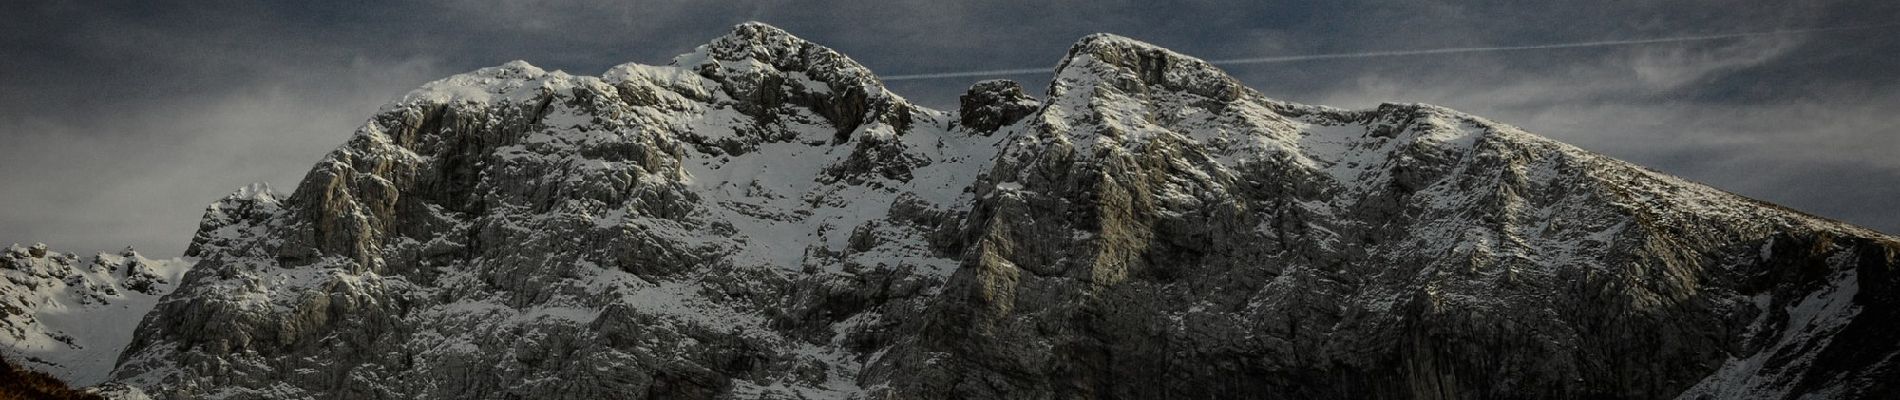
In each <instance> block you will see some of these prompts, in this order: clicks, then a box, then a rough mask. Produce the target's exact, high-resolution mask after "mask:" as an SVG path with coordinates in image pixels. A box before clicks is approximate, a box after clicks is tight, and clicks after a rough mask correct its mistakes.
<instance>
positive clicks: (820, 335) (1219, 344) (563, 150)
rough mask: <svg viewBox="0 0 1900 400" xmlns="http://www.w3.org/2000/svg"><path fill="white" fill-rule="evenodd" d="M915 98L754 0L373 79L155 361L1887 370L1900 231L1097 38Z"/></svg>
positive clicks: (935, 372) (1823, 374)
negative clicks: (1272, 84) (348, 122)
mask: <svg viewBox="0 0 1900 400" xmlns="http://www.w3.org/2000/svg"><path fill="white" fill-rule="evenodd" d="M961 100H962V107H961V110H960V111H959V113H956V114H951V113H944V112H939V111H935V110H930V109H927V108H923V107H919V106H916V105H913V104H910V103H909V102H907V101H906V100H904V99H903V98H902V97H899V96H897V95H895V94H893V93H891V92H889V91H887V90H885V89H884V87H883V86H882V84H881V83H880V82H879V81H878V80H877V78H876V77H875V76H873V75H872V74H871V73H870V71H869V70H867V69H865V68H864V67H863V66H862V65H859V64H858V63H856V62H854V61H852V60H851V59H849V58H847V57H845V56H843V55H841V54H839V53H837V52H835V51H832V50H830V49H827V48H824V47H822V46H818V45H815V44H812V43H810V42H807V41H804V40H802V39H799V38H797V37H794V36H792V35H790V34H787V33H785V32H783V31H780V30H778V29H776V28H772V27H769V26H765V25H763V24H756V23H750V24H745V25H740V26H738V27H736V28H734V30H733V32H732V33H731V34H729V35H727V36H725V37H721V38H719V39H716V40H715V41H713V42H712V43H709V44H707V45H705V46H701V47H699V48H698V49H697V50H696V51H695V52H694V53H692V54H687V55H683V56H680V57H678V58H676V59H674V61H673V63H672V64H671V65H669V66H657V67H656V66H645V65H637V64H627V65H622V66H618V67H614V68H613V69H610V70H609V71H608V72H607V73H605V74H603V75H602V76H601V77H598V78H596V77H585V76H572V75H568V74H566V73H562V72H559V71H555V72H549V71H544V70H542V69H539V68H535V67H533V66H531V65H528V64H527V63H523V62H513V63H509V64H506V65H503V66H500V67H494V68H486V69H482V70H478V71H475V72H471V73H467V74H462V75H457V76H454V77H450V78H447V79H444V80H441V81H437V82H434V83H430V84H428V85H426V86H424V87H423V88H422V89H419V90H417V91H415V92H412V93H410V94H409V95H408V96H406V97H404V98H403V99H402V100H400V101H397V102H395V103H392V104H391V105H389V106H387V107H385V108H384V109H383V110H382V111H381V112H380V113H379V114H378V115H376V116H375V117H374V118H372V119H371V120H370V121H369V122H368V123H366V124H365V125H364V126H363V127H362V128H361V129H359V130H358V131H357V132H356V134H355V136H354V137H352V138H351V139H350V141H349V142H348V143H347V144H345V145H344V146H342V147H341V148H339V149H337V150H336V151H335V152H332V153H331V154H330V155H329V156H327V157H326V158H325V159H324V160H323V161H322V162H320V163H318V165H317V166H316V167H315V168H314V169H313V170H312V171H311V172H310V173H309V174H308V175H307V176H306V177H305V179H304V181H303V182H302V183H301V184H300V185H299V186H298V188H297V189H296V191H295V192H294V193H293V194H292V195H290V196H289V197H288V198H283V199H279V198H277V197H276V196H273V195H270V194H268V193H267V192H265V193H259V192H258V191H246V192H240V193H238V194H237V195H234V196H231V197H229V198H227V199H225V200H224V201H222V202H220V203H219V204H218V205H214V206H213V207H212V208H211V209H210V210H209V211H208V212H207V213H206V217H205V220H204V223H203V224H202V226H201V227H200V230H199V232H198V234H197V236H196V237H195V238H194V240H193V243H192V244H191V250H190V256H192V257H196V258H197V260H198V261H197V264H196V266H195V267H194V268H193V269H192V271H191V272H190V273H189V274H187V275H186V276H185V277H184V280H183V283H182V285H181V287H180V288H179V289H178V290H177V291H176V292H174V293H172V294H170V295H169V296H168V297H166V299H165V301H164V302H162V303H160V304H158V305H157V307H156V308H155V309H154V310H153V311H152V313H151V314H150V315H149V316H147V317H146V318H145V320H144V321H143V323H141V324H140V326H139V328H138V330H137V339H136V340H134V341H133V342H132V343H131V345H130V347H129V348H128V349H127V350H126V352H125V354H124V355H123V356H122V357H121V361H120V363H119V365H118V368H117V369H116V370H115V371H114V372H113V374H112V377H113V382H114V383H115V384H120V385H125V386H126V387H132V388H141V389H144V391H145V392H146V393H149V394H151V395H152V396H154V397H157V398H206V397H217V398H235V399H249V398H255V399H266V398H269V399H275V398H318V399H417V398H493V399H500V398H547V399H568V398H572V399H587V398H655V399H662V398H663V399H693V398H786V399H792V398H860V399H964V398H971V399H985V398H994V399H1058V398H1060V399H1069V398H1172V397H1180V398H1278V397H1292V398H1433V399H1438V398H1446V399H1451V398H1672V397H1678V396H1680V397H1683V398H1703V397H1709V398H1732V397H1751V398H1784V397H1799V396H1802V395H1818V397H1823V398H1878V397H1882V396H1888V395H1892V394H1893V393H1894V392H1895V391H1896V390H1900V389H1897V388H1896V387H1895V385H1896V384H1895V383H1894V382H1900V380H1896V378H1900V369H1897V368H1900V366H1896V365H1895V364H1894V361H1893V360H1894V357H1895V354H1900V341H1895V340H1893V339H1892V338H1891V336H1890V333H1891V332H1893V331H1894V330H1893V329H1894V328H1896V326H1894V325H1896V323H1900V315H1894V313H1895V311H1893V310H1900V308H1896V307H1897V306H1900V304H1897V303H1900V297H1897V296H1900V291H1896V288H1895V285H1900V278H1897V277H1896V276H1897V275H1896V271H1895V268H1896V265H1900V260H1896V253H1897V252H1900V242H1896V241H1895V239H1893V238H1892V237H1889V236H1885V235H1882V234H1879V233H1876V232H1872V231H1868V230H1865V229H1862V228H1857V227H1853V226H1849V225H1845V224H1841V223H1837V222H1833V221H1828V220H1825V219H1821V218H1816V217H1812V216H1807V215H1804V214H1800V213H1798V212H1794V211H1790V210H1786V209H1783V208H1780V207H1776V206H1773V205H1770V204H1766V203H1761V202H1758V201H1754V200H1750V199H1746V198H1742V197H1739V196H1735V195H1732V194H1728V193H1725V192H1721V191H1718V190H1715V189H1711V188H1708V187H1705V186H1701V185H1697V184H1694V183H1690V182H1685V181H1682V180H1679V179H1676V178H1672V177H1669V176H1665V175H1662V174H1659V173H1656V172H1653V171H1650V170H1647V169H1643V168H1641V167H1637V166H1634V165H1630V164H1627V163H1623V162H1621V161H1617V160H1613V159H1609V158H1607V157H1603V156H1600V155H1595V154H1591V153H1588V152H1585V151H1583V150H1579V149H1577V148H1574V147H1571V146H1568V145H1564V144H1561V143H1557V142H1554V141H1551V140H1548V139H1544V138H1541V137H1538V136H1535V135H1532V134H1529V133H1526V132H1523V131H1521V130H1519V129H1517V128H1514V127H1511V126H1508V125H1503V124H1499V123H1495V122H1491V121H1489V120H1485V119H1482V118H1478V117H1473V116H1469V115H1465V114H1461V113H1458V112H1455V111H1451V110H1447V109H1443V108H1439V107H1434V106H1428V105H1415V104H1388V105H1384V106H1381V107H1378V108H1376V109H1372V110H1363V111H1349V110H1340V109H1333V108H1326V107H1317V106H1306V105H1298V104H1291V103H1285V102H1279V101H1275V100H1271V99H1268V98H1266V97H1264V96H1262V95H1260V94H1259V93H1257V92H1255V91H1254V90H1252V89H1249V88H1246V87H1245V86H1243V85H1241V84H1240V83H1239V82H1237V81H1235V80H1234V79H1233V78H1231V77H1229V76H1227V75H1226V74H1224V73H1222V72H1221V71H1219V70H1217V69H1215V68H1213V67H1211V66H1209V65H1208V64H1207V63H1205V62H1202V61H1200V60H1197V59H1194V58H1191V57H1187V56H1183V55H1180V54H1177V53H1173V52H1170V51H1168V50H1165V49H1161V48H1157V47H1154V46H1152V45H1148V44H1145V43H1141V42H1138V41H1134V40H1130V39H1126V38H1121V37H1116V36H1112V35H1095V36H1090V37H1088V38H1085V39H1083V40H1082V41H1081V42H1079V43H1077V44H1076V45H1075V46H1074V48H1072V49H1071V50H1070V53H1069V55H1068V57H1067V58H1066V59H1065V60H1064V61H1063V62H1062V64H1061V66H1060V67H1059V68H1058V70H1057V73H1056V77H1055V82H1053V83H1052V84H1051V85H1050V86H1049V91H1048V93H1047V94H1046V99H1045V100H1041V101H1037V100H1034V99H1032V98H1030V97H1029V96H1028V95H1026V94H1025V93H1024V92H1023V91H1022V89H1021V86H1020V85H1017V84H1015V83H1012V82H1005V81H991V82H984V83H980V84H978V85H977V86H976V87H973V88H972V89H971V90H970V92H969V93H968V94H966V95H965V96H963V98H962V99H961Z"/></svg>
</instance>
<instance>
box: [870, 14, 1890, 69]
mask: <svg viewBox="0 0 1900 400" xmlns="http://www.w3.org/2000/svg"><path fill="white" fill-rule="evenodd" d="M1894 26H1900V23H1889V24H1879V25H1863V26H1847V27H1835V28H1808V29H1789V30H1779V31H1767V32H1744V33H1724V34H1716V35H1697V36H1676V37H1666V38H1654V39H1627V40H1600V41H1593V42H1574V43H1553V44H1534V45H1526V46H1486V47H1449V48H1440V49H1424V50H1386V51H1365V52H1357V53H1333V54H1308V55H1298V56H1274V57H1252V58H1234V59H1226V60H1210V61H1208V62H1207V63H1209V64H1214V65H1242V64H1272V63H1285V62H1300V61H1317V60H1336V59H1342V58H1372V57H1398V56H1421V55H1434V54H1457V53H1482V52H1494V51H1520V50H1548V49H1574V48H1581V47H1609V46H1631V45H1639V44H1655V43H1677V42H1699V41H1707V40H1722V39H1737V38H1745V37H1755V36H1780V35H1798V34H1805V33H1818V32H1833V31H1848V30H1861V29H1878V28H1890V27H1894ZM1051 72H1053V71H1052V70H1051V69H1050V68H1013V69H994V70H983V71H962V72H937V73H925V74H904V75H891V76H885V77H881V78H880V79H883V80H886V81H907V80H920V79H945V78H969V77H979V76H998V75H1026V74H1046V73H1051Z"/></svg>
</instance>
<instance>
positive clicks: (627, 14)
mask: <svg viewBox="0 0 1900 400" xmlns="http://www.w3.org/2000/svg"><path fill="white" fill-rule="evenodd" d="M40 3H47V4H40ZM348 3H350V2H305V1H281V2H280V1H232V2H215V1H209V2H208V1H192V2H171V1H127V2H117V1H83V2H11V1H10V2H0V143H3V145H0V172H4V174H0V188H4V190H0V245H4V244H6V243H12V242H19V243H32V242H46V243H49V244H51V245H53V246H54V247H56V248H59V249H65V250H68V251H79V252H93V251H116V250H117V249H120V248H123V247H125V246H128V245H130V246H136V247H137V248H139V249H141V250H142V251H144V252H145V253H147V254H148V255H152V256H171V255H176V254H179V253H181V252H182V251H183V249H184V245H185V243H186V242H187V241H188V240H189V238H190V237H191V234H192V232H193V230H194V229H195V228H196V225H197V220H198V217H199V216H200V214H201V213H202V212H203V209H204V206H205V205H206V204H209V203H210V202H211V201H213V200H215V199H217V198H218V197H221V196H223V195H224V194H225V193H229V192H230V191H232V190H234V189H236V188H237V187H239V186H243V185H245V184H247V183H250V182H256V181H266V182H269V183H272V184H274V185H275V186H276V187H277V188H278V190H279V191H280V193H281V192H283V191H288V190H290V189H291V188H294V187H295V186H296V182H297V181H298V180H299V179H300V178H301V176H302V175H303V173H304V172H305V171H306V170H308V169H309V167H310V165H311V164H313V163H315V162H316V161H317V160H318V159H319V158H320V157H321V156H322V155H323V154H324V153H325V152H327V151H329V150H330V149H331V148H334V147H335V146H337V145H340V144H342V143H343V141H344V140H345V139H346V138H348V137H349V135H350V134H351V132H352V131H353V130H354V129H355V128H356V127H357V126H358V125H360V124H361V123H362V122H363V121H364V120H366V119H367V118H368V117H369V116H370V114H371V113H372V112H374V111H375V110H376V108H377V107H378V106H380V105H381V104H383V103H384V102H387V101H389V100H392V99H395V98H397V97H398V96H401V95H402V94H403V93H405V92H407V91H409V90H410V89H413V88H415V87H417V86H419V85H421V84H422V83H424V82H427V81H430V80H433V79H436V78H440V77H445V76H448V75H451V74H455V73H460V72H465V71H468V70H473V69H476V68H480V67H485V66H493V65H498V64H502V63H504V62H507V61H509V60H516V59H519V60H526V61H528V62H530V63H533V64H535V65H537V66H541V67H543V68H548V69H562V70H566V71H569V72H571V73H575V74H584V75H597V74H599V73H600V72H601V71H604V70H605V69H606V68H608V67H609V66H612V65H615V64H620V63H624V62H640V63H645V64H664V63H666V62H667V61H668V60H670V59H671V58H672V57H673V56H674V55H678V54H681V53H685V52H688V51H690V50H691V49H692V48H693V47H694V46H697V45H699V44H701V43H704V42H706V41H708V40H710V39H712V38H714V37H717V36H719V35H721V34H724V33H725V32H726V31H727V30H728V29H730V27H731V26H732V25H734V24H737V23H740V22H744V21H747V20H758V21H764V22H767V23H771V24H774V25H777V26H779V27H781V28H785V29H786V30H789V31H791V32H793V33H795V34H798V35H800V36H803V37H805V38H807V39H811V40H813V41H816V42H818V43H822V44H825V45H828V46H831V47H833V48H837V49H839V50H841V51H843V52H844V53H846V54H848V55H850V56H852V57H853V58H856V59H857V60H858V61H860V62H862V63H864V64H865V65H868V66H870V67H871V68H872V69H873V70H875V71H877V72H879V73H881V74H892V75H895V74H910V73H928V72H949V71H965V70H985V69H1007V68H1021V67H1034V66H1050V67H1053V65H1054V64H1055V62H1056V61H1057V60H1058V59H1059V58H1060V57H1061V56H1062V55H1063V52H1064V51H1065V50H1066V49H1067V48H1068V46H1069V45H1070V44H1071V43H1073V42H1074V41H1075V40H1076V39H1077V38H1080V37H1082V36H1084V35H1086V34H1089V33H1094V32H1112V33H1117V34H1121V35H1125V36H1130V37H1134V38H1137V39H1142V40H1145V41H1148V42H1151V43H1155V44H1158V45H1162V46H1166V47H1169V48H1172V49H1174V50H1177V51H1180V52H1183V53H1187V54H1190V55H1194V56H1198V57H1202V58H1206V59H1231V58H1246V57H1267V56H1289V55H1303V54H1324V53H1349V52H1359V51H1385V50H1414V49H1432V48H1447V47H1482V46H1521V45H1537V44H1550V43H1574V42H1590V41H1601V40H1621V39H1646V38H1660V37H1680V36H1692V35H1709V34H1725V33H1736V32H1765V31H1780V30H1795V29H1811V28H1838V27H1856V26H1878V25H1881V24H1892V23H1894V22H1895V21H1896V17H1900V2H1894V1H1889V0H1882V1H1810V2H1770V1H1671V2H1564V3H1551V4H1537V3H1535V2H1527V1H1496V2H1432V1H1408V2H1389V1H1339V2H1323V3H1325V4H1319V5H1315V4H1303V3H1305V2H1299V3H1292V2H1289V4H1276V3H1274V2H1258V1H1239V0H1235V1H1191V2H1181V3H1176V4H1162V3H1159V2H1151V1H1074V2H1046V3H1039V2H1029V1H1021V0H1011V1H985V2H961V3H955V4H951V3H950V2H944V1H927V2H896V1H861V2H809V1H767V0H753V1H740V2H717V1H679V2H620V1H598V2H593V1H552V2H527V1H500V2H482V1H458V2H444V4H436V3H421V2H401V1H388V2H382V1H379V2H361V3H359V4H348ZM1785 3H1795V4H1785ZM1228 70H1229V71H1230V72H1231V73H1233V74H1234V75H1235V76H1236V77H1238V78H1240V79H1241V80H1243V81H1245V82H1247V83H1248V84H1249V85H1252V86H1254V87H1255V88H1257V89H1259V90H1260V91H1261V92H1263V93H1265V94H1267V95H1268V96H1271V97H1276V98H1280V99H1284V100H1291V101H1297V102H1304V103H1314V104H1327V105H1334V106H1341V107H1348V108H1364V107H1371V106H1375V105H1377V104H1379V103H1380V102H1386V101H1392V102H1425V103H1432V104H1438V105H1444V106H1448V107H1452V108H1456V109H1460V110H1463V111H1466V112H1470V113H1473V114H1477V115H1481V116H1485V117H1488V118H1491V119H1493V120H1497V121H1501V122H1505V123H1510V124H1514V125H1517V126H1521V127H1524V128H1526V129H1527V130H1530V131H1532V132H1537V133H1540V134H1543V135H1546V136H1550V137H1553V138H1556V139H1558V140H1562V141H1565V142H1569V143H1572V144H1575V145H1578V146H1581V147H1584V148H1587V149H1590V150H1594V151H1597V152H1601V153H1606V154H1609V155H1612V156H1615V157H1619V158H1622V159H1625V160H1630V161H1633V162H1636V163H1639V164H1643V165H1647V166H1650V167H1652V168H1655V169H1657V170H1661V171H1663V172H1667V173H1670V174H1675V175H1678V176H1682V177H1685V178H1689V179H1692V180H1696V181H1700V182H1704V183H1707V184H1710V185H1713V186H1715V187H1718V188H1722V189H1726V190H1729V191H1733V192H1737V193H1741V194H1743V195H1747V196H1751V197H1755V198H1760V199H1764V200H1768V201H1772V202H1776V203H1780V204H1784V205H1788V206H1791V207H1794V208H1797V209H1802V210H1805V211H1809V212H1812V213H1815V214H1819V215H1822V216H1827V217H1833V218H1838V219H1843V220H1846V221H1849V222H1853V223H1857V224H1861V225H1865V226H1868V227H1871V228H1875V229H1879V230H1883V231H1886V232H1889V233H1900V212H1896V207H1895V206H1897V205H1900V156H1896V154H1900V27H1895V26H1893V25H1886V27H1882V28H1870V29H1855V30H1835V31H1826V32H1814V33H1805V34H1785V35H1763V36H1753V37H1747V38H1736V39H1724V40H1709V41H1699V42H1685V43H1666V44H1649V45H1638V46H1621V47H1597V48H1577V49H1553V50H1533V51H1511V52H1491V53H1464V54H1449V55H1430V56H1409V57H1384V58H1361V59H1340V60H1330V61H1311V62H1299V63H1280V64H1260V65H1236V66H1231V67H1229V68H1228ZM1008 78H1012V79H1017V80H1021V81H1024V82H1026V83H1027V85H1028V86H1030V87H1032V88H1038V87H1043V85H1044V84H1045V83H1046V80H1047V79H1048V76H1047V74H1030V75H1017V76H1009V77H1008ZM981 79H985V78H961V79H947V80H919V81H901V82H891V83H890V85H889V86H891V88H892V90H894V91H896V92H898V93H899V94H902V95H904V96H906V97H908V98H910V99H911V100H913V101H916V102H918V103H921V104H925V105H929V106H932V107H937V108H946V107H950V105H952V104H953V103H954V102H955V96H956V95H957V94H958V93H960V92H961V91H962V90H963V88H965V87H967V86H968V85H969V84H970V83H973V82H975V81H977V80H981Z"/></svg>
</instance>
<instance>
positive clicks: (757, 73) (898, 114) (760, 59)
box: [673, 22, 916, 143]
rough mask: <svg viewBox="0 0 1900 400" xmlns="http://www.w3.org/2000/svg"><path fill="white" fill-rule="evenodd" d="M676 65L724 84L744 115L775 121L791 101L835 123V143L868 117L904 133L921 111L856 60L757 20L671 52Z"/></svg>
mask: <svg viewBox="0 0 1900 400" xmlns="http://www.w3.org/2000/svg"><path fill="white" fill-rule="evenodd" d="M673 66H675V67H680V68H686V69H689V70H692V71H694V72H696V73H698V74H699V75H700V76H703V77H705V78H707V79H711V80H713V81H715V82H718V83H720V85H719V88H720V89H722V90H723V92H724V93H725V94H726V95H727V96H729V97H730V98H732V99H733V100H736V102H737V104H736V106H737V107H736V108H738V109H739V110H740V111H741V112H744V113H746V114H747V115H752V116H755V117H760V118H767V119H771V118H772V115H774V114H776V113H777V111H776V110H778V109H779V108H781V107H784V106H787V105H791V106H800V107H804V108H808V109H811V110H812V111H814V112H815V113H817V114H818V115H820V116H822V117H824V118H825V119H826V120H827V121H830V122H831V125H832V126H833V127H834V128H836V130H837V137H836V140H835V141H836V142H838V143H842V142H845V141H848V140H849V137H848V136H849V134H850V132H852V131H854V130H856V129H857V128H858V127H859V126H861V125H863V124H864V123H866V122H867V121H881V122H884V123H889V124H893V125H896V126H898V128H899V130H900V131H901V130H903V129H904V127H906V126H908V125H909V120H910V118H911V115H910V114H911V113H912V112H914V111H916V110H915V107H913V106H911V105H910V104H909V102H907V101H905V100H904V99H903V98H901V97H898V96H897V95H895V94H892V93H890V92H889V91H887V90H885V88H884V84H883V83H882V82H879V81H878V80H877V77H876V76H875V75H873V74H872V73H871V70H870V69H869V68H865V67H864V65H863V64H859V63H858V62H857V61H856V60H852V59H851V58H850V57H846V56H845V55H844V54H842V53H839V52H837V51H836V50H832V49H831V48H828V47H825V46H820V45H818V44H816V43H812V42H810V41H807V40H805V39H802V38H799V37H797V36H794V35H792V34H791V33H787V32H785V31H784V30H781V29H778V28H777V27H773V26H771V25H766V24H764V23H760V22H747V23H744V24H739V25H738V26H734V27H733V28H732V32H731V33H729V34H727V35H725V36H721V37H719V38H718V39H714V40H713V41H712V42H711V43H707V44H705V45H702V46H699V47H698V48H696V49H694V51H693V52H692V53H688V54H685V55H681V56H679V57H676V58H674V59H673Z"/></svg>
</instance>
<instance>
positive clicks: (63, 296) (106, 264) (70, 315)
mask: <svg viewBox="0 0 1900 400" xmlns="http://www.w3.org/2000/svg"><path fill="white" fill-rule="evenodd" d="M190 268H191V262H189V261H186V260H180V259H171V260H153V259H149V258H145V257H144V256H141V255H139V253H138V252H136V251H133V250H132V249H129V248H128V249H125V251H124V252H121V253H119V254H105V253H100V254H98V255H95V256H92V257H85V258H81V257H79V256H78V255H76V254H69V253H60V252H57V251H52V250H50V249H49V248H47V246H46V245H45V244H35V245H33V246H27V247H22V246H20V245H17V244H16V245H13V246H9V247H7V248H6V250H5V252H4V253H0V277H4V278H5V279H0V358H4V359H7V360H8V363H7V366H8V368H13V367H15V366H17V367H20V368H26V369H31V370H37V371H40V372H45V373H48V374H50V375H51V376H53V377H55V378H58V379H60V380H62V381H65V382H66V383H70V384H73V385H79V386H85V385H92V384H97V383H100V382H102V381H104V380H105V379H106V375H107V374H108V373H110V372H111V370H112V366H113V363H114V362H115V361H117V360H118V358H119V353H120V352H121V351H122V350H124V349H125V346H126V344H127V343H128V342H130V341H131V340H132V329H133V328H135V327H137V325H138V323H139V319H140V318H141V317H143V316H144V315H145V314H146V313H147V312H150V311H151V310H152V307H153V306H154V305H155V303H157V302H158V299H159V298H160V297H161V296H164V295H165V294H166V293H170V292H171V291H172V289H174V288H176V287H177V284H178V280H179V276H180V275H183V274H184V272H185V271H186V270H187V269H190ZM23 376H25V375H23ZM23 379H25V378H23ZM35 379H37V378H35Z"/></svg>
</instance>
